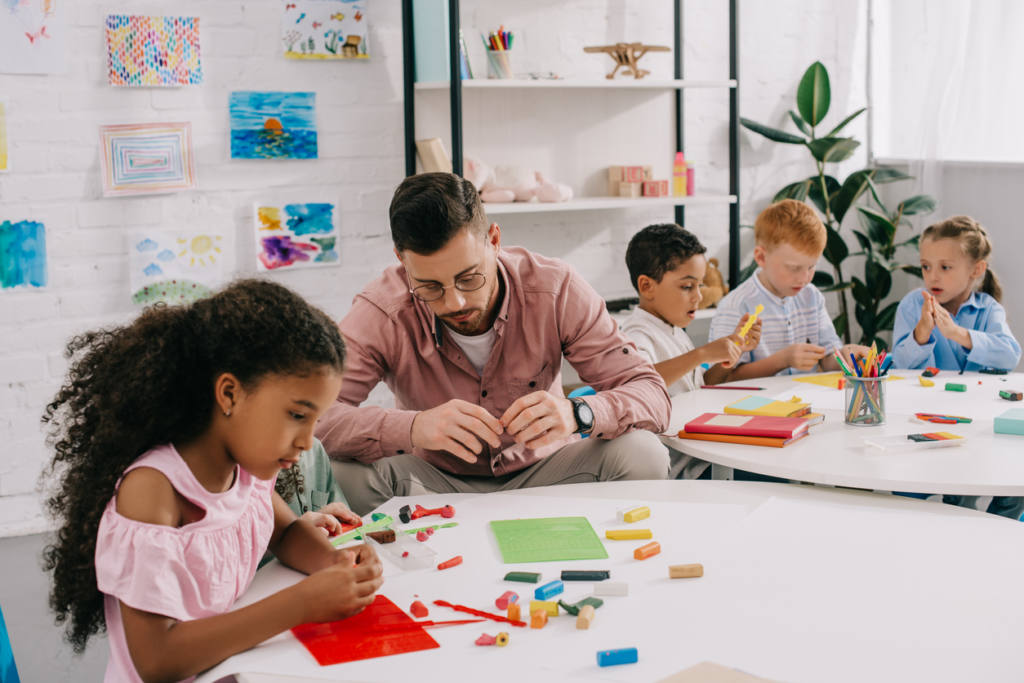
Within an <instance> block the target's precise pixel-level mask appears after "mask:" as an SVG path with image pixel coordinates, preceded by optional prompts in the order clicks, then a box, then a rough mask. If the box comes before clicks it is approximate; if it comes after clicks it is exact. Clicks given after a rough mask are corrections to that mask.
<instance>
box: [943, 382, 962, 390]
mask: <svg viewBox="0 0 1024 683" xmlns="http://www.w3.org/2000/svg"><path fill="white" fill-rule="evenodd" d="M946 391H967V385H966V384H955V383H954V382H946Z"/></svg>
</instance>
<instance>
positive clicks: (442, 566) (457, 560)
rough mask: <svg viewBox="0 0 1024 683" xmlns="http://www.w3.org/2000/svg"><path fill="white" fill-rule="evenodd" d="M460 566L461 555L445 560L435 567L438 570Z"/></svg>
mask: <svg viewBox="0 0 1024 683" xmlns="http://www.w3.org/2000/svg"><path fill="white" fill-rule="evenodd" d="M460 564H462V555H456V556H455V557H453V558H452V559H450V560H445V561H444V562H442V563H441V564H439V565H437V568H438V569H451V568H452V567H454V566H456V565H460Z"/></svg>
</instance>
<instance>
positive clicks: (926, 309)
mask: <svg viewBox="0 0 1024 683" xmlns="http://www.w3.org/2000/svg"><path fill="white" fill-rule="evenodd" d="M922 294H924V302H923V303H922V304H921V319H920V320H918V321H917V325H915V326H914V341H916V342H917V343H918V344H920V345H921V346H924V345H925V344H927V343H928V340H929V339H931V337H932V330H933V329H935V310H936V309H937V308H942V307H941V306H936V305H935V297H933V296H932V295H931V294H929V293H928V292H922ZM943 310H945V309H943Z"/></svg>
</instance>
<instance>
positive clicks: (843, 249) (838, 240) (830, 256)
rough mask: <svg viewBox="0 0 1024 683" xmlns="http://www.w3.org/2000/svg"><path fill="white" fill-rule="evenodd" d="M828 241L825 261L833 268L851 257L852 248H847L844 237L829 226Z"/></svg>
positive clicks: (826, 228)
mask: <svg viewBox="0 0 1024 683" xmlns="http://www.w3.org/2000/svg"><path fill="white" fill-rule="evenodd" d="M825 232H826V233H827V234H828V240H827V241H826V242H825V254H824V256H825V260H826V261H828V262H829V263H831V264H832V265H833V266H838V265H839V264H840V263H842V262H843V260H844V259H845V258H846V257H847V256H849V255H850V248H849V247H847V246H846V241H845V240H844V239H843V236H842V235H840V234H839V233H838V232H836V231H835V230H833V229H832V228H831V227H829V226H827V225H826V226H825Z"/></svg>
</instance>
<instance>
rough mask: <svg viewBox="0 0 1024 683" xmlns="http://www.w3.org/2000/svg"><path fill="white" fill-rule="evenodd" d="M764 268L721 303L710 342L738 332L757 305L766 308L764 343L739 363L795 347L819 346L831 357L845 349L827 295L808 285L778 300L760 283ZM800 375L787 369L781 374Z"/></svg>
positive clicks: (763, 332)
mask: <svg viewBox="0 0 1024 683" xmlns="http://www.w3.org/2000/svg"><path fill="white" fill-rule="evenodd" d="M760 275H761V269H760V268H758V269H757V271H756V272H755V273H754V274H753V275H751V276H750V277H749V278H747V279H746V280H744V281H743V283H742V284H740V286H739V287H737V288H736V289H734V290H732V291H731V292H729V293H728V294H727V295H726V297H725V298H724V299H722V300H721V301H719V302H718V308H717V309H716V310H715V317H714V318H712V319H711V331H710V332H709V333H708V340H709V341H714V340H715V339H720V338H722V337H727V336H729V335H730V334H732V333H733V332H734V331H735V330H736V325H738V324H739V322H740V319H741V318H742V317H743V315H744V314H745V313H753V312H754V309H755V308H757V305H758V304H762V305H763V306H764V311H762V312H761V316H760V320H761V321H762V322H761V343H760V344H758V346H757V348H756V349H754V350H753V351H748V352H746V353H744V354H743V355H742V356H740V362H742V363H749V362H751V361H755V360H761V359H762V358H767V357H768V356H771V355H772V354H774V353H777V352H779V351H781V350H782V349H784V348H786V347H787V346H790V345H792V344H805V343H807V342H810V343H811V344H817V345H818V346H824V347H825V350H826V351H827V352H828V353H829V354H830V355H831V354H832V353H833V352H835V351H838V350H839V349H840V348H841V347H842V342H840V341H839V335H837V334H836V328H835V327H834V326H833V325H832V319H831V318H829V316H828V310H827V309H826V308H825V295H824V294H822V293H821V292H820V291H819V290H818V288H817V287H815V286H814V285H812V284H808V285H807V286H806V287H804V288H803V289H801V290H800V291H799V292H797V293H796V295H795V296H787V297H777V296H775V295H774V294H772V293H771V292H769V291H768V288H767V287H765V286H764V283H762V282H761V278H760ZM796 372H799V371H798V370H794V369H793V368H786V369H785V370H782V371H780V372H779V373H778V374H780V375H785V374H789V375H791V374H794V373H796Z"/></svg>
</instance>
